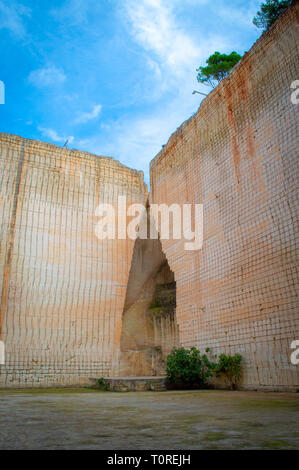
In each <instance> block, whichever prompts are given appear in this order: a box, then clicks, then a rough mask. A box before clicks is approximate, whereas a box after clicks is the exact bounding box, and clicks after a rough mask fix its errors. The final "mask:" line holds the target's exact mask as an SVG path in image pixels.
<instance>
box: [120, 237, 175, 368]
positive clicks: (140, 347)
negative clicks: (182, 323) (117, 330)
mask: <svg viewBox="0 0 299 470" xmlns="http://www.w3.org/2000/svg"><path fill="white" fill-rule="evenodd" d="M175 308H176V283H175V279H174V273H173V272H172V271H171V270H170V268H169V265H168V262H167V259H166V257H165V255H164V253H163V251H162V246H161V242H160V240H150V239H147V240H140V239H137V240H136V242H135V247H134V252H133V258H132V265H131V271H130V276H129V282H128V288H127V294H126V301H125V307H124V312H123V321H122V334H121V343H120V348H121V356H120V375H121V376H155V375H163V374H165V370H166V362H165V357H166V355H167V354H169V353H170V352H171V350H172V348H173V347H174V346H177V345H178V342H179V334H178V327H177V322H176V315H175Z"/></svg>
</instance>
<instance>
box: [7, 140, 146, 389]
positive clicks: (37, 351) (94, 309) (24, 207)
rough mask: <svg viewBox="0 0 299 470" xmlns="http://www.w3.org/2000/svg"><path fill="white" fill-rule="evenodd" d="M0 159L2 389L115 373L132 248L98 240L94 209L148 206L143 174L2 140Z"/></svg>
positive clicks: (37, 145) (114, 163) (40, 146)
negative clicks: (122, 203) (121, 200)
mask: <svg viewBox="0 0 299 470" xmlns="http://www.w3.org/2000/svg"><path fill="white" fill-rule="evenodd" d="M0 156H1V161H0V165H1V169H0V185H1V186H0V188H1V189H0V222H1V251H0V295H1V310H0V322H1V323H0V327H1V333H0V334H1V337H0V340H2V341H3V342H4V344H5V364H4V365H0V387H1V386H2V387H16V386H55V385H74V384H83V383H89V379H88V378H89V377H102V376H104V375H113V372H112V371H113V368H114V367H116V369H117V367H118V360H119V357H118V354H119V344H120V336H121V324H122V312H123V307H124V302H125V296H126V288H127V282H128V276H129V270H130V265H131V258H132V251H133V247H134V242H133V241H131V240H109V241H108V240H106V241H100V240H98V238H97V237H96V236H95V226H96V223H97V221H98V220H99V218H98V217H96V216H95V210H96V207H97V206H98V204H99V203H101V202H105V203H111V204H113V205H116V203H117V197H118V195H126V196H127V201H128V203H130V202H138V203H142V204H144V203H145V201H146V199H147V190H146V187H145V184H144V183H143V174H142V172H138V171H136V170H131V169H129V168H126V167H125V166H124V165H122V164H120V163H119V162H117V161H115V160H113V159H112V158H105V157H97V156H95V155H91V154H88V153H84V152H78V151H71V150H68V149H63V148H59V147H57V146H55V145H51V144H46V143H42V142H36V141H30V140H25V139H22V138H20V137H16V136H12V135H7V134H0Z"/></svg>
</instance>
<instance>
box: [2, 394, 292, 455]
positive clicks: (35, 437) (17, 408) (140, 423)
mask: <svg viewBox="0 0 299 470" xmlns="http://www.w3.org/2000/svg"><path fill="white" fill-rule="evenodd" d="M298 418H299V395H298V394H297V395H296V394H295V393H294V394H287V393H261V392H229V391H208V390H207V391H167V392H137V393H136V392H130V393H117V392H102V391H97V390H90V389H77V390H75V389H73V390H70V389H62V390H30V391H29V390H26V391H25V390H17V391H7V390H0V449H1V450H3V449H107V450H114V449H122V450H129V449H152V450H156V449H157V450H158V449H166V450H168V449H171V450H176V449H295V448H298V447H299V425H298V423H299V419H298Z"/></svg>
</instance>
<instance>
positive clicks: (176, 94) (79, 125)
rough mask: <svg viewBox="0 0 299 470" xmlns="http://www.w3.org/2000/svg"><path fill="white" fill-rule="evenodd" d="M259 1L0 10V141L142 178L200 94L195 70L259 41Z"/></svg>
mask: <svg viewBox="0 0 299 470" xmlns="http://www.w3.org/2000/svg"><path fill="white" fill-rule="evenodd" d="M260 3H261V2H260V0H230V1H229V2H228V1H227V0H42V1H40V0H22V1H16V0H0V44H1V68H0V80H2V81H3V82H4V83H5V98H6V100H5V101H6V102H5V105H1V106H0V131H1V132H8V133H12V134H17V135H21V136H23V137H26V138H30V139H39V140H43V141H46V142H52V143H55V144H57V145H61V146H62V145H63V144H64V143H65V141H66V139H67V138H68V139H69V144H68V147H69V148H76V149H79V150H85V151H89V152H92V153H95V154H98V155H107V156H113V157H114V158H116V159H118V160H120V161H121V162H122V163H124V164H126V165H127V166H129V167H132V168H136V169H138V170H143V171H144V172H145V177H146V180H147V181H148V164H149V162H150V160H151V159H152V158H153V157H154V156H155V155H156V154H157V153H158V152H159V150H160V148H161V146H162V145H163V144H165V143H166V141H167V140H168V137H169V136H170V134H171V133H172V132H174V131H175V130H176V128H177V127H178V126H179V125H180V124H181V123H182V122H183V121H184V120H185V119H187V118H188V117H189V116H190V115H191V114H192V113H194V112H195V111H196V110H197V108H198V106H199V104H200V101H201V99H202V98H201V97H200V95H192V90H193V89H197V90H201V91H203V92H205V93H207V92H208V90H209V89H208V88H207V87H205V86H204V85H199V84H198V83H197V82H196V68H197V67H198V66H200V65H204V63H205V59H206V58H207V57H208V56H209V55H210V54H212V53H213V52H215V51H216V50H217V51H220V52H225V53H229V52H231V51H233V50H235V51H237V52H239V53H241V54H242V53H243V52H244V51H247V50H249V48H250V47H251V45H252V44H253V43H254V41H255V40H256V39H257V38H258V36H259V35H260V31H259V30H257V29H256V28H255V26H254V25H253V24H252V18H253V16H254V15H255V13H256V11H257V10H258V9H259V5H260Z"/></svg>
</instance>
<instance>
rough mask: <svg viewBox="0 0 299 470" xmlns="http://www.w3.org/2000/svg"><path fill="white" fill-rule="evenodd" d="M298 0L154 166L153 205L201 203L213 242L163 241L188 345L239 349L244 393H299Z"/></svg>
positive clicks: (206, 234)
mask: <svg viewBox="0 0 299 470" xmlns="http://www.w3.org/2000/svg"><path fill="white" fill-rule="evenodd" d="M298 64H299V36H298V3H297V5H296V6H294V7H293V8H290V9H289V10H288V12H287V13H286V14H285V15H284V16H282V18H280V20H279V21H278V22H277V23H276V24H275V25H274V27H272V29H271V30H270V31H268V32H267V33H264V34H263V36H262V37H261V38H260V39H259V40H258V41H257V42H256V44H255V45H254V46H253V47H252V49H251V50H250V51H249V53H247V54H246V55H245V57H244V58H243V60H242V61H241V63H240V64H238V65H237V66H236V67H235V68H234V70H233V71H232V73H231V74H230V75H229V76H228V77H227V78H226V79H225V80H224V81H222V82H221V83H220V85H219V86H218V87H217V88H216V89H215V90H214V91H212V92H211V93H210V95H209V96H208V97H207V98H206V99H204V100H203V102H202V103H201V106H200V108H199V111H198V112H197V113H196V114H195V115H194V116H193V117H192V118H191V119H189V120H188V121H186V122H185V123H184V124H183V125H182V126H181V127H180V128H179V129H178V130H177V132H175V133H174V134H173V135H172V136H171V137H170V139H169V141H168V143H167V145H166V146H165V147H164V148H163V149H162V151H161V152H160V153H159V154H158V155H157V157H156V158H155V159H154V160H153V161H152V163H151V203H158V204H161V203H166V204H168V205H170V204H172V203H178V204H186V203H191V204H195V203H197V204H201V203H202V204H203V206H204V244H203V249H202V250H201V251H200V252H190V251H189V252H188V251H185V250H184V246H183V241H180V240H169V241H167V240H162V248H163V251H164V253H165V254H166V257H167V260H168V263H169V265H170V268H171V270H172V271H173V272H174V275H175V279H176V288H177V309H176V316H177V322H178V326H179V331H180V341H181V343H182V345H183V346H185V347H190V346H197V347H198V348H199V349H201V350H203V349H204V348H206V347H211V348H212V350H213V352H214V353H221V352H227V353H232V354H233V353H241V354H242V355H243V357H244V376H243V381H242V385H243V387H246V388H265V389H267V388H271V389H273V388H274V389H277V390H282V389H289V390H291V389H295V388H298V385H299V380H298V366H295V365H292V364H291V361H290V357H291V353H292V350H291V348H290V346H291V342H292V341H293V340H296V339H297V340H299V317H298V315H299V305H298V260H297V259H296V249H298V177H299V174H298V105H294V104H292V102H291V93H292V90H291V88H290V86H291V83H292V82H293V81H294V80H296V79H298V78H299V68H298Z"/></svg>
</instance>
